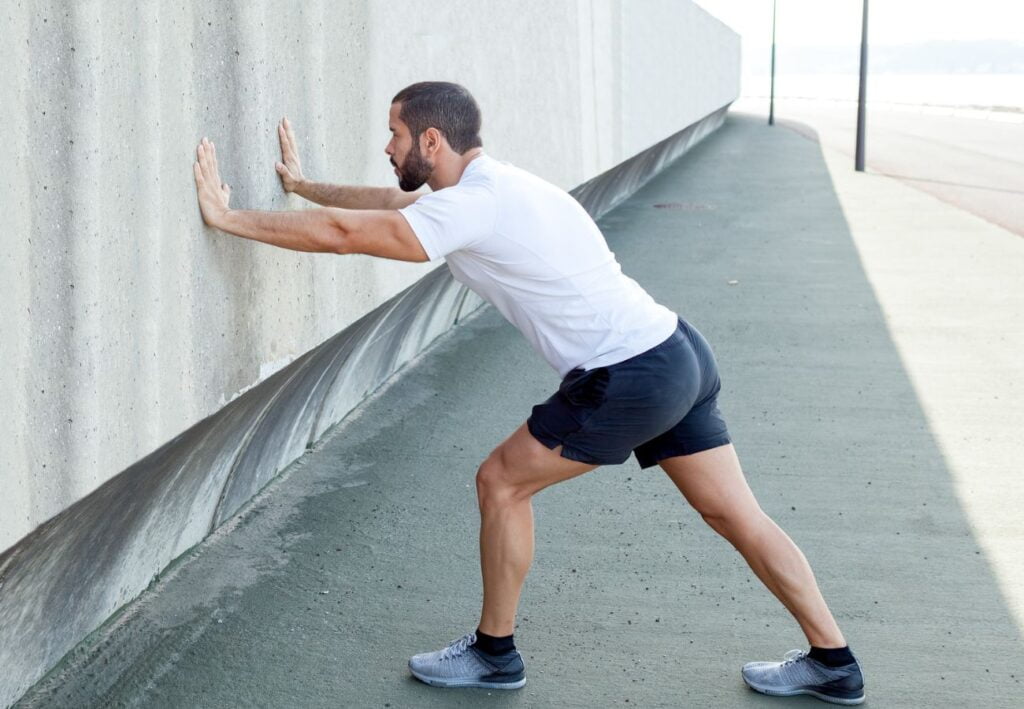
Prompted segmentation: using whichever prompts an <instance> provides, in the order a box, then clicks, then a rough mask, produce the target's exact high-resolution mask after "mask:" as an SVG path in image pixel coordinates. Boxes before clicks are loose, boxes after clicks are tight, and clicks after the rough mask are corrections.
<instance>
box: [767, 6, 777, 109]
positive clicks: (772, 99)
mask: <svg viewBox="0 0 1024 709" xmlns="http://www.w3.org/2000/svg"><path fill="white" fill-rule="evenodd" d="M777 5H778V0H772V74H771V75H772V88H771V97H770V98H769V99H768V125H770V126H773V125H775V9H776V7H777Z"/></svg>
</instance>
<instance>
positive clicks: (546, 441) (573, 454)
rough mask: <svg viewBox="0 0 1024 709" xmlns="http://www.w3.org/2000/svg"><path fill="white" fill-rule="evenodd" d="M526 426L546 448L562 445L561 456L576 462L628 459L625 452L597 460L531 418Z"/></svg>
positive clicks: (598, 462) (600, 463)
mask: <svg viewBox="0 0 1024 709" xmlns="http://www.w3.org/2000/svg"><path fill="white" fill-rule="evenodd" d="M526 428H527V429H528V430H529V431H530V434H531V435H532V436H533V437H534V438H536V439H537V440H538V441H540V443H541V445H543V446H544V447H546V448H550V449H551V450H554V449H555V448H557V447H558V446H562V451H561V456H562V457H563V458H567V459H568V460H575V461H576V462H578V463H586V464H587V465H621V464H622V463H625V462H626V461H627V460H629V453H627V454H626V456H625V457H624V458H622V459H621V460H598V459H597V458H595V457H594V456H592V455H590V454H589V453H587V452H586V451H583V450H580V449H579V448H575V447H573V446H572V445H571V444H569V443H566V442H565V441H564V440H562V439H561V438H559V437H558V436H555V435H554V434H552V433H550V432H548V431H547V430H546V429H545V428H544V427H543V426H541V425H540V424H538V423H536V422H535V421H534V420H533V419H532V418H531V419H527V420H526Z"/></svg>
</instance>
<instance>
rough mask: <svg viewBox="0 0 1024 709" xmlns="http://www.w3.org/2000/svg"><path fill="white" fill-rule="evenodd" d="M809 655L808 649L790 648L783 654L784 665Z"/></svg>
mask: <svg viewBox="0 0 1024 709" xmlns="http://www.w3.org/2000/svg"><path fill="white" fill-rule="evenodd" d="M805 657H807V651H806V650H790V651H789V652H787V653H786V654H785V655H784V656H783V660H782V666H783V667H785V666H786V665H793V664H796V663H797V662H800V660H802V659H804V658H805Z"/></svg>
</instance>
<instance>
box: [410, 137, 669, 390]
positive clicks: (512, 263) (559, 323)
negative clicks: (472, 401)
mask: <svg viewBox="0 0 1024 709" xmlns="http://www.w3.org/2000/svg"><path fill="white" fill-rule="evenodd" d="M399 211H400V212H401V214H402V216H404V217H405V219H406V220H407V221H408V222H409V225H410V226H411V227H412V230H413V231H414V232H415V233H416V237H417V238H418V239H419V240H420V243H421V244H422V245H423V249H424V250H425V251H426V252H427V256H429V257H430V260H431V261H433V260H436V259H439V258H442V257H444V258H445V259H446V260H447V262H448V268H449V269H450V270H451V272H452V275H453V276H454V277H455V279H456V280H458V281H459V282H461V283H464V284H465V285H467V286H468V287H469V288H471V289H473V291H475V292H476V293H477V294H479V295H480V296H481V297H482V298H484V299H485V300H487V301H488V302H490V303H491V304H493V305H494V307H496V308H497V309H498V310H499V311H500V312H501V314H502V315H504V316H505V317H506V318H507V319H508V320H509V322H511V323H512V324H513V325H515V326H516V327H517V328H518V329H519V330H520V332H522V333H523V335H525V336H526V339H528V340H529V341H530V343H531V344H532V345H533V347H534V349H536V350H537V351H538V352H539V353H540V354H541V356H543V357H544V359H545V360H547V362H548V364H550V365H551V366H552V367H554V368H555V370H556V371H557V372H558V373H559V375H560V376H563V377H564V376H565V375H566V374H567V373H568V372H569V371H570V370H571V369H574V368H576V367H582V368H583V369H593V368H595V367H602V366H606V365H609V364H615V363H616V362H621V361H623V360H626V359H629V358H630V357H632V356H634V355H637V354H640V353H641V352H645V351H646V350H649V349H650V348H652V347H654V346H655V345H658V344H660V343H661V342H662V341H664V340H665V339H667V338H668V337H669V335H671V334H672V332H673V331H674V330H675V328H676V325H677V316H676V315H675V314H674V313H673V312H672V311H671V310H669V309H668V308H666V307H664V306H662V305H659V304H658V303H656V302H655V301H654V299H653V298H651V296H650V295H648V293H647V291H645V290H644V289H643V288H641V287H640V286H639V285H638V284H637V283H636V281H634V280H633V279H632V278H629V277H628V276H626V275H625V274H623V273H622V268H621V267H620V266H619V263H618V261H616V260H615V255H614V254H613V253H612V252H611V251H610V250H609V249H608V244H607V243H606V242H605V240H604V235H603V234H601V231H600V230H599V229H598V228H597V225H596V224H595V223H594V220H593V219H591V218H590V215H589V214H587V212H586V211H585V210H584V209H583V207H581V206H580V204H579V202H577V201H576V200H575V199H573V198H572V197H571V196H570V195H569V194H567V193H566V192H565V191H563V190H561V189H559V188H558V187H555V186H554V185H552V184H550V183H548V182H545V181H544V180H542V179H540V178H539V177H537V176H535V175H531V174H530V173H528V172H526V171H525V170H520V169H519V168H517V167H514V166H512V165H510V164H508V163H505V162H499V161H498V160H495V159H494V158H492V157H489V156H487V155H481V156H480V157H477V158H474V159H473V160H472V161H471V162H470V163H469V165H467V166H466V169H465V171H464V172H463V173H462V179H460V180H459V183H458V184H456V185H453V186H451V187H446V188H444V189H441V190H438V191H437V192H430V193H428V194H425V195H423V196H422V197H420V198H419V199H418V200H416V201H415V202H414V203H412V204H411V205H409V206H408V207H405V208H403V209H400V210H399Z"/></svg>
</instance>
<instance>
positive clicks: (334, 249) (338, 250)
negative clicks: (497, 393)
mask: <svg viewBox="0 0 1024 709" xmlns="http://www.w3.org/2000/svg"><path fill="white" fill-rule="evenodd" d="M324 251H327V252H328V253H332V254H342V255H344V254H354V253H355V251H354V250H353V248H352V240H351V239H349V238H348V235H347V234H346V233H345V232H343V231H341V230H338V231H337V232H335V233H334V234H333V235H332V236H331V240H330V243H328V244H327V248H325V249H324Z"/></svg>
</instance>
